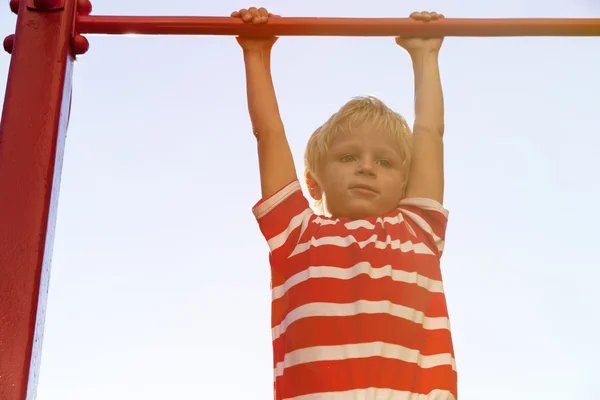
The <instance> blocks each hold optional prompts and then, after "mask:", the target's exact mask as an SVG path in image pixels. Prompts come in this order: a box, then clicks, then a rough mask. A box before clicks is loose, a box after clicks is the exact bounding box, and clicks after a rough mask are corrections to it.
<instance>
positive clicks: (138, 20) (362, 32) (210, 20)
mask: <svg viewBox="0 0 600 400" xmlns="http://www.w3.org/2000/svg"><path fill="white" fill-rule="evenodd" d="M76 30H77V32H79V33H83V34H85V33H89V34H109V35H121V34H140V35H232V36H233V35H261V36H262V35H276V36H423V37H425V36H600V19H453V18H446V19H444V20H441V21H435V22H430V23H422V22H417V21H413V20H411V19H408V18H277V19H271V20H270V21H269V23H268V24H266V25H263V26H253V25H249V24H244V23H243V22H242V21H241V20H239V19H237V18H231V17H132V16H79V17H78V18H77V24H76Z"/></svg>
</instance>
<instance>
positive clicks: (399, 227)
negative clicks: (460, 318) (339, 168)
mask: <svg viewBox="0 0 600 400" xmlns="http://www.w3.org/2000/svg"><path fill="white" fill-rule="evenodd" d="M253 212H254V214H255V216H256V218H257V220H258V224H259V227H260V229H261V232H262V233H263V235H264V237H265V238H266V240H267V241H268V245H269V248H270V263H271V275H272V281H271V291H272V317H271V318H272V335H273V364H274V365H273V367H274V370H275V371H274V376H275V399H276V400H292V399H293V400H350V399H352V400H383V399H386V400H455V399H456V398H457V375H456V366H455V361H454V349H453V346H452V338H451V333H450V323H449V320H448V310H447V306H446V299H445V296H444V289H443V284H442V276H441V271H440V257H441V255H442V252H443V247H444V237H445V231H446V224H447V217H448V212H447V211H446V210H445V209H444V208H443V207H442V205H441V204H439V203H438V202H436V201H433V200H429V199H405V200H403V201H402V202H401V204H400V206H399V208H398V209H397V210H395V211H393V212H390V213H389V214H387V215H385V216H383V217H373V218H367V219H363V220H357V221H351V220H349V219H344V218H339V219H332V218H327V217H323V216H318V215H315V214H314V213H313V211H312V210H311V209H310V207H309V204H308V201H307V200H306V198H305V197H304V196H303V194H302V191H301V189H300V185H299V183H298V181H295V182H293V183H291V184H289V185H288V186H286V187H285V188H283V189H282V190H281V191H279V192H278V193H276V194H275V195H273V196H272V197H270V198H269V199H266V200H265V201H261V202H259V203H258V204H257V205H256V206H255V207H254V209H253Z"/></svg>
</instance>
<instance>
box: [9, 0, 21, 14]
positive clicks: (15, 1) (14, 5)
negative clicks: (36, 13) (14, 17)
mask: <svg viewBox="0 0 600 400" xmlns="http://www.w3.org/2000/svg"><path fill="white" fill-rule="evenodd" d="M19 3H20V1H19V0H10V3H9V4H10V10H11V11H12V12H14V13H15V14H18V13H19Z"/></svg>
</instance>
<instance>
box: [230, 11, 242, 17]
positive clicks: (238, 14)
mask: <svg viewBox="0 0 600 400" xmlns="http://www.w3.org/2000/svg"><path fill="white" fill-rule="evenodd" d="M231 16H232V17H233V18H239V17H240V12H239V11H234V12H232V13H231Z"/></svg>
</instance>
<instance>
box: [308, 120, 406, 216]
mask: <svg viewBox="0 0 600 400" xmlns="http://www.w3.org/2000/svg"><path fill="white" fill-rule="evenodd" d="M370 128H371V127H370V125H369V124H363V125H361V126H359V127H357V128H354V129H352V132H351V133H342V134H340V135H339V136H338V137H337V138H336V139H335V140H334V142H333V143H332V145H331V146H330V148H329V152H328V155H327V157H326V159H325V160H324V163H323V164H322V169H321V172H320V174H319V178H320V179H319V188H320V190H321V192H322V193H323V194H324V196H323V197H324V200H325V205H326V206H327V210H328V211H329V213H331V215H332V217H334V218H337V217H347V218H350V219H353V220H355V219H363V218H367V217H373V216H381V215H383V214H386V213H388V212H390V211H392V210H394V209H396V208H397V207H398V203H399V202H400V200H401V196H402V182H403V180H404V176H403V174H402V172H401V166H402V159H401V158H400V155H399V154H398V151H397V150H396V147H395V144H394V143H393V141H392V140H391V139H390V138H389V136H388V135H386V134H385V133H381V132H373V131H372V130H371V129H370Z"/></svg>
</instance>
